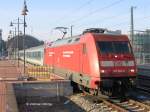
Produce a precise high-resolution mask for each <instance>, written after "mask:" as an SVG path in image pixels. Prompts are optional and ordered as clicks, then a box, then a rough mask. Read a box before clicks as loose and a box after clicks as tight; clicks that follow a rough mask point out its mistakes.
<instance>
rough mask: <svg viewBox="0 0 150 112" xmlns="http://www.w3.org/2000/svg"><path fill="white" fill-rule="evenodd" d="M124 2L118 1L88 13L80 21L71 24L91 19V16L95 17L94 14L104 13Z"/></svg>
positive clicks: (76, 20)
mask: <svg viewBox="0 0 150 112" xmlns="http://www.w3.org/2000/svg"><path fill="white" fill-rule="evenodd" d="M123 1H124V0H117V1H115V2H113V3H111V4H109V5H106V6H104V7H102V8H98V9H96V10H93V11H91V12H89V13H87V14H86V15H84V16H82V17H80V18H78V19H75V20H73V21H71V22H70V24H72V23H74V24H75V23H76V22H79V21H81V20H84V19H87V18H88V17H90V16H91V15H93V14H95V13H99V12H102V11H103V10H105V9H108V8H111V7H113V6H115V5H117V4H119V3H121V2H123Z"/></svg>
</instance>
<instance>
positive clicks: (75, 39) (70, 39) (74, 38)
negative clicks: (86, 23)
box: [49, 35, 81, 47]
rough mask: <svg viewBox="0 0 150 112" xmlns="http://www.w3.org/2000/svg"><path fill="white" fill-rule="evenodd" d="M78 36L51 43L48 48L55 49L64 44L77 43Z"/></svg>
mask: <svg viewBox="0 0 150 112" xmlns="http://www.w3.org/2000/svg"><path fill="white" fill-rule="evenodd" d="M80 36H81V35H77V36H73V37H68V38H64V39H58V40H56V41H53V42H51V44H50V45H49V47H55V46H59V45H64V44H72V43H77V42H78V41H79V40H80Z"/></svg>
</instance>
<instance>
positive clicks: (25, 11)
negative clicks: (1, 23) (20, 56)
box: [22, 0, 28, 75]
mask: <svg viewBox="0 0 150 112" xmlns="http://www.w3.org/2000/svg"><path fill="white" fill-rule="evenodd" d="M27 12H28V9H27V5H26V0H24V6H23V10H22V15H23V17H24V19H23V20H24V30H23V31H24V36H23V51H24V75H25V71H26V68H25V67H26V65H25V63H26V61H25V33H26V18H25V17H26V15H27Z"/></svg>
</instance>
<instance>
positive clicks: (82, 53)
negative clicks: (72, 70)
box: [80, 44, 87, 74]
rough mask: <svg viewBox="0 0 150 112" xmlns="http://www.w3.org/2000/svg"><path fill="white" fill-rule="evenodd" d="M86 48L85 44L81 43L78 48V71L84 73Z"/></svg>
mask: <svg viewBox="0 0 150 112" xmlns="http://www.w3.org/2000/svg"><path fill="white" fill-rule="evenodd" d="M86 52H87V49H86V44H82V45H81V50H80V73H81V74H83V73H86V66H87V53H86Z"/></svg>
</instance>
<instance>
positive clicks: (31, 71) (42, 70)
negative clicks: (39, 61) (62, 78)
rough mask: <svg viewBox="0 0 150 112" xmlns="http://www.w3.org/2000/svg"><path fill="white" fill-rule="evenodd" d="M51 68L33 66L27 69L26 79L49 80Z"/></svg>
mask: <svg viewBox="0 0 150 112" xmlns="http://www.w3.org/2000/svg"><path fill="white" fill-rule="evenodd" d="M51 73H52V68H51V67H48V66H34V67H31V68H27V74H28V77H32V78H34V79H37V80H50V79H51Z"/></svg>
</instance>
